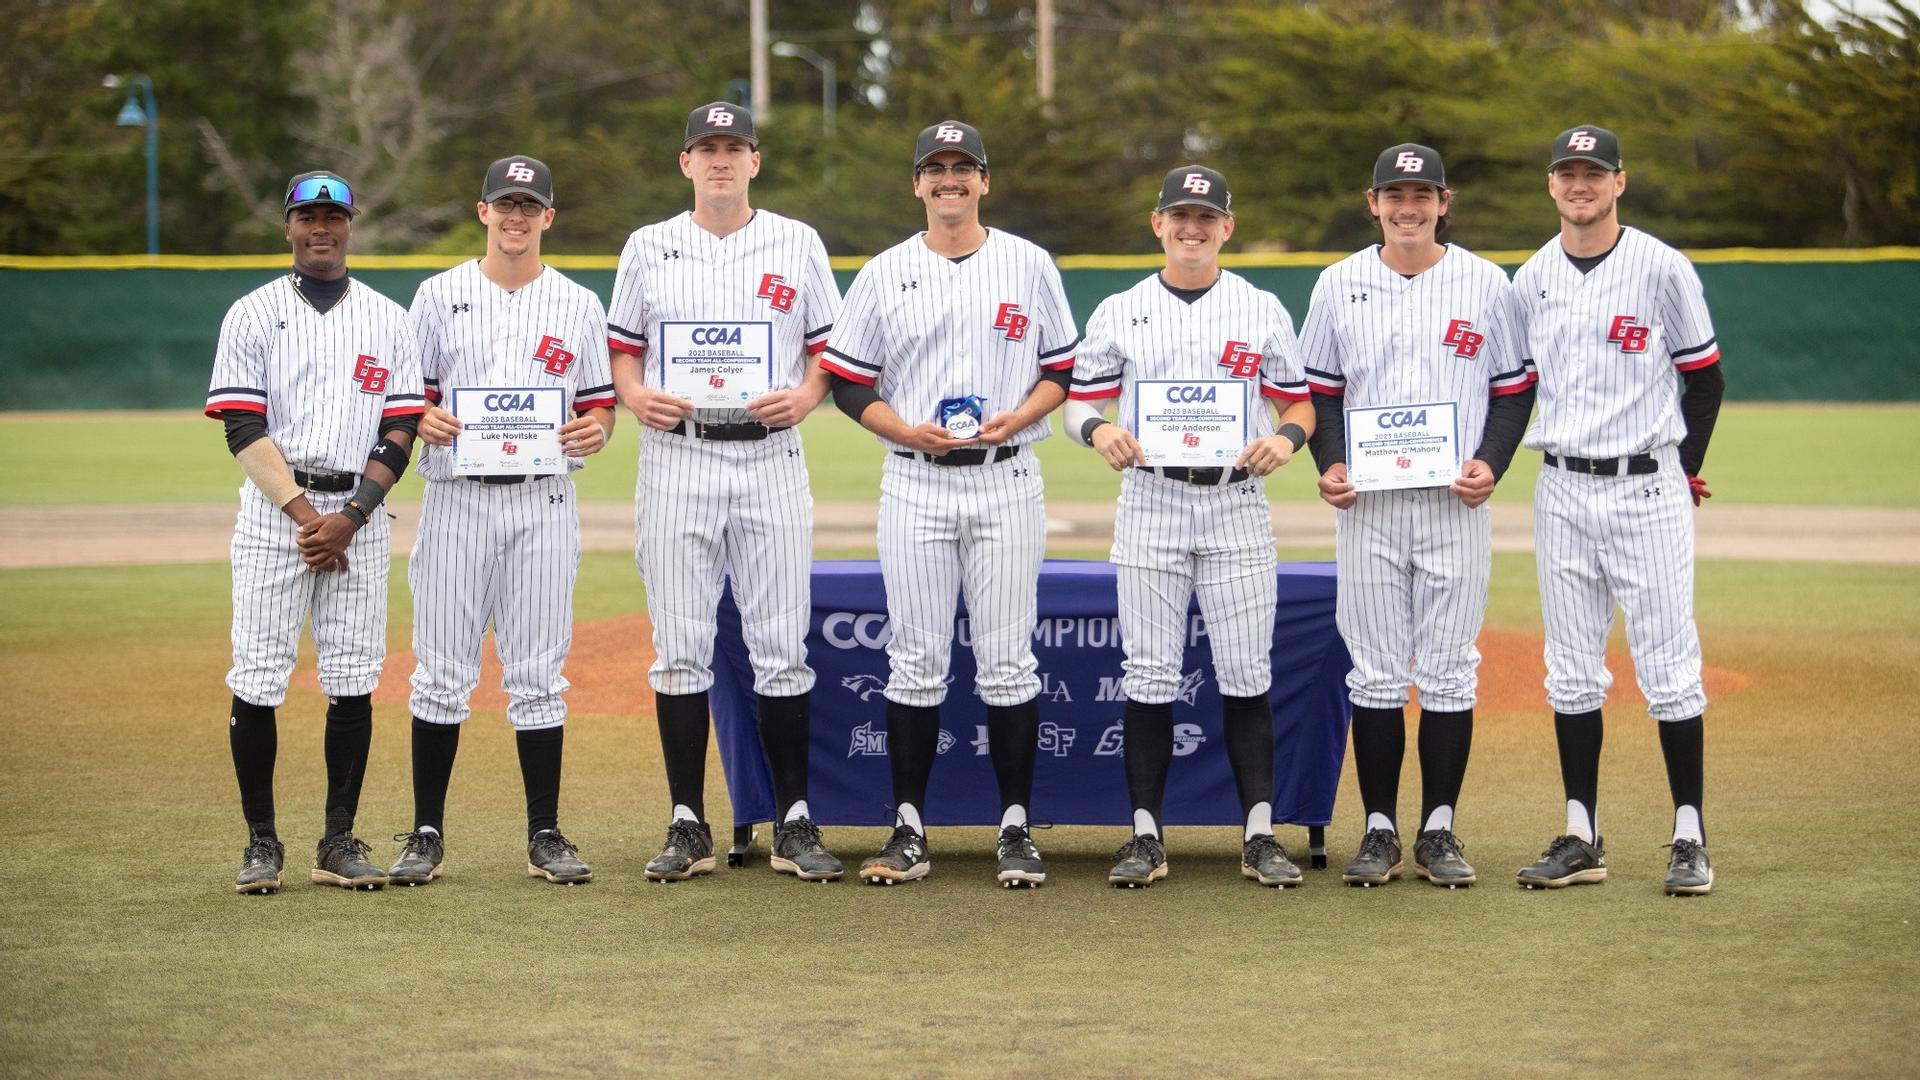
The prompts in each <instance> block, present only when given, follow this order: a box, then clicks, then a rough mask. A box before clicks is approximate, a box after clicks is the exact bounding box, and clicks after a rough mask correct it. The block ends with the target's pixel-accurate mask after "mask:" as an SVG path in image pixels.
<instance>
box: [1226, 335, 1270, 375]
mask: <svg viewBox="0 0 1920 1080" xmlns="http://www.w3.org/2000/svg"><path fill="white" fill-rule="evenodd" d="M1220 366H1221V367H1223V368H1226V369H1227V373H1228V374H1229V375H1232V376H1233V377H1234V378H1236V379H1251V378H1253V377H1254V376H1255V375H1258V374H1260V354H1259V353H1257V352H1249V351H1248V350H1247V343H1246V342H1244V341H1229V342H1227V347H1226V348H1225V349H1222V350H1221V351H1220Z"/></svg>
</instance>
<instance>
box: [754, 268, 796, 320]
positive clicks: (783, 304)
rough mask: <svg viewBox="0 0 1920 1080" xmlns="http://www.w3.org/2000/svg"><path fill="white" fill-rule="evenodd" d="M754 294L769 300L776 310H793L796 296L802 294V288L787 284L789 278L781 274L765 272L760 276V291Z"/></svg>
mask: <svg viewBox="0 0 1920 1080" xmlns="http://www.w3.org/2000/svg"><path fill="white" fill-rule="evenodd" d="M753 295H755V296H758V297H760V298H761V299H763V300H765V301H767V303H769V304H771V305H772V306H773V310H775V311H792V310H793V301H794V298H795V297H798V296H799V295H800V290H799V289H796V288H794V287H793V286H791V285H789V284H787V279H786V278H783V277H781V276H780V275H779V274H763V275H761V277H760V291H759V292H757V293H754V294H753Z"/></svg>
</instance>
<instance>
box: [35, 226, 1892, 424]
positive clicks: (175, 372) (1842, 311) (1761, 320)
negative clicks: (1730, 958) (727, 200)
mask: <svg viewBox="0 0 1920 1080" xmlns="http://www.w3.org/2000/svg"><path fill="white" fill-rule="evenodd" d="M1485 254H1487V255H1488V256H1489V257H1490V258H1493V259H1494V260H1495V261H1496V262H1499V263H1501V264H1502V265H1505V266H1508V267H1513V266H1517V265H1519V263H1520V262H1521V261H1523V260H1524V259H1525V258H1526V256H1527V255H1528V254H1530V253H1529V252H1524V251H1501V252H1488V253H1485ZM1688 255H1689V256H1691V257H1692V259H1693V260H1694V262H1695V264H1696V265H1698V266H1699V268H1700V276H1701V278H1702V280H1703V281H1704V282H1705V283H1706V290H1707V302H1708V304H1709V305H1710V306H1711V308H1712V309H1713V318H1714V324H1715V326H1716V328H1717V329H1718V331H1719V335H1720V346H1721V354H1722V355H1723V356H1724V357H1725V358H1726V363H1727V394H1728V396H1729V397H1730V398H1733V399H1736V400H1744V401H1916V400H1920V344H1916V343H1917V342H1920V248H1868V249H1858V250H1822V251H1772V250H1765V249H1755V248H1733V249H1723V250H1713V251H1692V252H1688ZM1342 257H1343V256H1341V255H1338V254H1324V253H1296V254H1286V255H1233V256H1227V257H1226V258H1224V259H1223V261H1224V262H1225V263H1226V264H1227V265H1228V266H1230V267H1232V268H1233V269H1234V270H1235V271H1236V272H1238V273H1241V274H1243V275H1245V276H1246V277H1247V278H1248V279H1250V280H1251V281H1252V282H1253V283H1254V284H1256V285H1258V286H1260V287H1262V288H1265V289H1270V290H1272V291H1273V292H1275V293H1277V294H1278V295H1279V296H1280V298H1281V299H1282V300H1284V301H1285V302H1286V305H1287V308H1288V310H1289V311H1291V312H1292V313H1293V317H1294V320H1295V322H1296V323H1297V322H1298V321H1299V320H1300V319H1302V318H1303V317H1304V316H1305V315H1306V310H1307V298H1308V296H1309V295H1310V294H1311V292H1312V289H1313V282H1314V278H1315V277H1316V276H1317V275H1318V274H1319V272H1320V270H1321V268H1322V267H1325V266H1327V265H1328V264H1330V263H1332V262H1334V261H1336V260H1338V259H1340V258H1342ZM460 261H461V260H460V259H459V258H456V257H452V256H418V255H400V256H394V255H386V256H359V257H356V258H355V259H353V260H352V265H353V270H354V274H355V276H356V277H358V278H360V280H362V281H363V282H365V283H366V284H368V285H370V286H372V287H373V288H375V289H378V290H380V291H381V292H383V293H386V294H387V295H388V296H391V297H393V298H394V299H395V300H397V301H399V302H400V303H402V304H406V303H408V302H409V301H411V300H412V298H413V291H414V288H415V287H416V286H418V285H419V283H420V282H421V281H422V280H423V279H425V278H426V277H428V276H429V275H431V274H433V273H436V272H438V271H440V270H442V269H445V268H446V267H449V266H452V265H455V264H456V263H458V262H460ZM548 261H549V263H550V264H552V265H553V266H555V267H558V268H560V269H562V270H564V271H565V272H566V273H568V274H569V275H570V276H572V277H573V278H575V279H576V280H578V281H580V282H581V283H582V284H584V285H586V286H587V287H589V288H591V289H593V290H594V291H595V292H597V293H599V294H600V296H601V298H602V299H603V300H604V299H605V298H606V297H607V295H608V294H609V293H610V292H611V291H612V289H613V274H614V269H615V260H614V259H613V257H611V256H554V257H552V258H550V259H549V260H548ZM862 261H863V260H861V259H856V258H840V259H835V260H834V270H835V271H836V273H837V274H838V276H839V277H840V284H841V287H842V288H843V289H844V288H845V287H846V285H847V283H848V282H849V281H851V280H852V278H853V274H854V272H855V271H856V270H858V269H859V267H860V264H861V262H862ZM1160 263H1161V260H1160V258H1159V257H1158V256H1152V255H1140V256H1134V255H1124V256H1097V255H1073V256H1067V257H1064V258H1062V259H1061V260H1060V266H1061V269H1062V271H1063V273H1064V276H1065V279H1066V285H1067V295H1068V297H1069V298H1070V299H1071V300H1072V302H1073V309H1074V313H1075V314H1076V315H1077V316H1078V317H1079V318H1080V320H1081V321H1082V322H1084V321H1085V319H1086V317H1087V315H1088V314H1089V313H1090V312H1092V310H1093V307H1094V305H1095V304H1097V303H1099V301H1100V300H1101V299H1102V298H1103V297H1106V296H1108V295H1110V294H1112V293H1116V292H1120V291H1121V290H1123V289H1125V288H1126V287H1128V286H1129V285H1131V284H1133V283H1134V282H1135V281H1137V280H1139V279H1140V278H1141V277H1143V276H1145V275H1146V274H1149V273H1152V272H1153V271H1154V270H1155V269H1157V268H1158V267H1159V266H1160ZM287 266H288V257H287V256H286V255H284V254H281V255H271V256H182V255H173V256H159V257H156V258H151V259H150V258H148V257H146V256H138V255H128V256H74V257H59V256H49V257H26V256H0V298H4V300H5V305H4V310H5V311H8V312H10V313H11V315H10V317H8V318H7V319H5V320H4V321H0V409H6V410H20V409H103V408H114V409H142V408H155V409H158V408H167V409H174V408H191V407H196V406H198V405H200V404H201V403H202V402H203V401H204V400H205V396H206V390H207V376H208V373H209V371H210V369H211V366H212V362H213V344H214V339H215V337H216V336H217V335H218V333H219V330H220V319H221V317H222V316H223V315H224V314H225V313H226V310H227V306H228V305H229V304H231V303H232V302H233V301H234V299H235V298H237V297H239V296H240V295H241V294H242V293H245V292H246V291H248V290H249V289H252V288H254V287H256V286H258V285H260V284H261V283H263V282H265V281H267V280H268V279H269V278H271V277H272V276H273V275H274V274H276V273H279V272H282V271H284V270H285V269H286V267H287Z"/></svg>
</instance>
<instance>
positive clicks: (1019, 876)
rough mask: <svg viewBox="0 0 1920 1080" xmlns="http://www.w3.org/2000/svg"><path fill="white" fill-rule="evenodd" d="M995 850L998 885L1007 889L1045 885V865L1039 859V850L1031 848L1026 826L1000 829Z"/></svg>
mask: <svg viewBox="0 0 1920 1080" xmlns="http://www.w3.org/2000/svg"><path fill="white" fill-rule="evenodd" d="M995 850H996V851H997V852H998V854H999V856H1000V872H999V874H998V875H997V877H998V880H999V882H1000V884H1002V885H1005V886H1006V887H1007V888H1009V889H1011V888H1014V887H1015V886H1025V887H1027V888H1035V887H1037V886H1040V885H1044V884H1046V881H1047V864H1046V863H1044V862H1042V861H1041V859H1040V849H1039V848H1037V847H1034V846H1033V832H1032V830H1030V829H1029V828H1028V827H1027V826H1025V825H1009V826H1007V827H1006V828H1004V829H1001V830H1000V840H999V843H997V844H996V845H995Z"/></svg>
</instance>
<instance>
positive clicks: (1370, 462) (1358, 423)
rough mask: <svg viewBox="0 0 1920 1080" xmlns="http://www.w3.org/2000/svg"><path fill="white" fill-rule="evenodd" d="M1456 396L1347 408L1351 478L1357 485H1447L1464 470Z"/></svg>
mask: <svg viewBox="0 0 1920 1080" xmlns="http://www.w3.org/2000/svg"><path fill="white" fill-rule="evenodd" d="M1458 414H1459V410H1458V409H1457V408H1456V407H1455V406H1454V403H1453V402H1451V401H1446V402H1435V403H1431V404H1426V405H1390V406H1388V407H1386V408H1384V409H1348V410H1347V482H1348V483H1350V484H1352V485H1353V488H1354V490H1355V491H1391V490H1395V489H1398V488H1423V487H1446V486H1447V485H1448V484H1451V483H1453V481H1454V479H1455V478H1457V477H1458V476H1459V475H1460V423H1459V415H1458Z"/></svg>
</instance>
